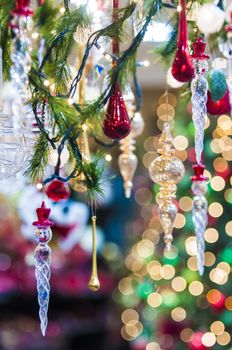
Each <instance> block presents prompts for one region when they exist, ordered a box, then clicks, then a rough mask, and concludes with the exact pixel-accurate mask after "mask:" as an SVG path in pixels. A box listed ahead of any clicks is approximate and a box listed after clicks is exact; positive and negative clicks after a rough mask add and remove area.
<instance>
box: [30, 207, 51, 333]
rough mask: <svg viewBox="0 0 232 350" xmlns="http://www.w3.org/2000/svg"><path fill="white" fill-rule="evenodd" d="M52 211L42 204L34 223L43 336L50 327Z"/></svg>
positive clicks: (36, 268)
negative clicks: (48, 314) (48, 326)
mask: <svg viewBox="0 0 232 350" xmlns="http://www.w3.org/2000/svg"><path fill="white" fill-rule="evenodd" d="M50 211H51V209H49V208H46V206H45V203H44V202H42V205H41V207H40V208H37V210H36V212H37V217H38V221H35V222H33V226H36V232H35V234H36V239H37V242H38V243H39V244H38V245H37V247H36V248H35V252H34V258H35V277H36V282H37V292H38V302H39V318H40V328H41V332H42V334H43V336H45V332H46V329H47V325H48V317H47V313H48V304H49V296H50V284H49V280H50V276H51V270H50V265H51V249H50V247H49V246H48V243H49V242H50V240H51V238H52V231H51V229H50V227H51V226H52V225H53V224H54V223H53V222H52V221H50V220H49V214H50Z"/></svg>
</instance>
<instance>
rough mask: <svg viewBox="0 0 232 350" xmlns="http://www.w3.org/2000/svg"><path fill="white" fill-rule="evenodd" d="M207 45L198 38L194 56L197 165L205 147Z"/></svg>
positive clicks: (193, 84)
mask: <svg viewBox="0 0 232 350" xmlns="http://www.w3.org/2000/svg"><path fill="white" fill-rule="evenodd" d="M205 45H206V44H205V43H204V42H203V41H202V39H201V38H197V39H196V41H195V42H194V43H193V49H194V53H193V55H192V58H193V61H194V65H195V77H194V78H193V80H192V83H191V91H192V117H193V123H194V127H195V152H196V160H197V163H200V162H201V155H202V151H203V147H204V127H205V120H206V113H207V109H206V102H207V90H208V83H207V80H206V78H205V74H206V72H207V70H208V63H207V62H206V59H207V58H209V56H207V55H206V54H205V53H204V50H205Z"/></svg>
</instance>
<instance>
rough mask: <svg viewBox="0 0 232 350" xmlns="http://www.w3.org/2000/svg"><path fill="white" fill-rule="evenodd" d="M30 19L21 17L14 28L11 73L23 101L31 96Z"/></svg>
mask: <svg viewBox="0 0 232 350" xmlns="http://www.w3.org/2000/svg"><path fill="white" fill-rule="evenodd" d="M27 21H28V19H27V18H25V17H24V16H23V17H19V19H18V26H16V27H15V28H14V33H15V38H14V40H13V50H12V53H11V60H12V66H11V68H10V75H11V79H12V81H13V84H14V87H15V89H16V90H17V91H18V93H19V94H20V97H21V99H22V101H23V102H25V101H26V100H27V99H28V98H29V90H28V84H29V81H28V73H29V71H30V69H31V56H30V52H29V47H30V43H31V41H30V39H29V36H28V32H27Z"/></svg>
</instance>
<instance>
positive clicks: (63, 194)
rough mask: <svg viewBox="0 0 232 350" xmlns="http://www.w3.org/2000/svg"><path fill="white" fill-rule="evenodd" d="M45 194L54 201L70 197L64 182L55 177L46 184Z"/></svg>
mask: <svg viewBox="0 0 232 350" xmlns="http://www.w3.org/2000/svg"><path fill="white" fill-rule="evenodd" d="M46 194H47V196H48V198H50V199H51V200H53V201H54V202H59V201H60V200H66V199H68V198H69V197H70V190H69V187H68V185H67V184H66V183H65V182H63V181H60V180H57V179H55V180H53V181H51V182H50V183H49V184H48V186H47V188H46Z"/></svg>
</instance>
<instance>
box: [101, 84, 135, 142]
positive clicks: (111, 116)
mask: <svg viewBox="0 0 232 350" xmlns="http://www.w3.org/2000/svg"><path fill="white" fill-rule="evenodd" d="M102 128H103V131H104V134H105V135H106V136H108V137H109V138H110V139H113V140H121V139H123V138H124V137H126V136H127V135H128V134H129V133H130V130H131V121H130V118H129V116H128V113H127V110H126V105H125V102H124V99H123V97H122V94H121V91H120V89H119V85H118V84H116V85H115V88H114V91H113V93H112V95H111V97H110V99H109V102H108V106H107V109H106V115H105V119H104V121H103V126H102Z"/></svg>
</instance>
